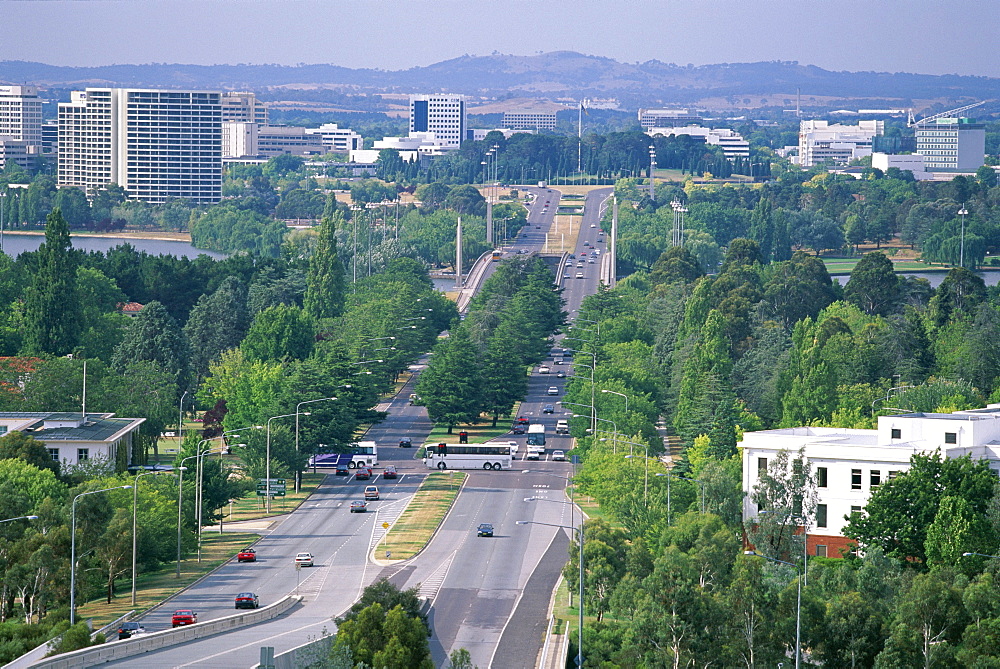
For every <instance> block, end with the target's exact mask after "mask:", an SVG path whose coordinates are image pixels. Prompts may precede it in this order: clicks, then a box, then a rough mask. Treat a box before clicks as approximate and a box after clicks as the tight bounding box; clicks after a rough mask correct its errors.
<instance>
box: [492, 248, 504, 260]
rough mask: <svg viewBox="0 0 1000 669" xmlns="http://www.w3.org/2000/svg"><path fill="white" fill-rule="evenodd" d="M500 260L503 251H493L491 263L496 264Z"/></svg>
mask: <svg viewBox="0 0 1000 669" xmlns="http://www.w3.org/2000/svg"><path fill="white" fill-rule="evenodd" d="M501 258H503V251H501V250H500V249H496V250H495V251H493V262H497V261H498V260H500V259H501Z"/></svg>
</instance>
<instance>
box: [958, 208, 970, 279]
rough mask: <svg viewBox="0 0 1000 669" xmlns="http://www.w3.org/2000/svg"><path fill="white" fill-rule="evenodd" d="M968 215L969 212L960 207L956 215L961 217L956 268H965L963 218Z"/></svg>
mask: <svg viewBox="0 0 1000 669" xmlns="http://www.w3.org/2000/svg"><path fill="white" fill-rule="evenodd" d="M968 213H969V210H968V209H966V208H965V205H964V204H963V205H962V208H961V209H959V210H958V215H959V216H961V217H962V241H961V242H960V244H959V250H958V266H959V267H965V216H966V214H968Z"/></svg>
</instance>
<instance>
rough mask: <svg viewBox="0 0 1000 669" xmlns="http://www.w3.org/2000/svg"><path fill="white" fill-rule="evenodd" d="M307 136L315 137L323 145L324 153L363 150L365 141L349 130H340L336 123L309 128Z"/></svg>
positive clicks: (348, 152)
mask: <svg viewBox="0 0 1000 669" xmlns="http://www.w3.org/2000/svg"><path fill="white" fill-rule="evenodd" d="M306 133H307V134H310V135H316V136H317V137H319V138H320V141H321V142H322V144H323V148H324V152H325V153H347V154H350V152H351V151H356V150H358V149H363V148H365V140H364V138H363V137H362V136H361V135H359V134H358V133H356V132H354V131H353V130H351V129H350V128H340V127H338V126H337V124H336V123H324V124H323V125H321V126H320V127H318V128H309V129H307V130H306Z"/></svg>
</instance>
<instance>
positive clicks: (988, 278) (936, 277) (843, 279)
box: [832, 269, 1000, 288]
mask: <svg viewBox="0 0 1000 669" xmlns="http://www.w3.org/2000/svg"><path fill="white" fill-rule="evenodd" d="M976 274H978V275H979V276H980V277H982V279H983V281H985V282H986V285H987V286H995V285H997V284H998V283H1000V270H995V269H988V270H983V271H981V272H976ZM899 275H900V276H915V277H918V278H921V279H927V281H928V282H930V284H931V288H937V287H938V286H940V285H941V282H942V281H944V279H945V277H946V276H948V272H899ZM832 278H833V280H834V281H836V282H837V283H839V284H840V285H842V286H846V285H847V281H848V280H849V279H850V278H851V277H850V276H846V275H839V276H835V277H832Z"/></svg>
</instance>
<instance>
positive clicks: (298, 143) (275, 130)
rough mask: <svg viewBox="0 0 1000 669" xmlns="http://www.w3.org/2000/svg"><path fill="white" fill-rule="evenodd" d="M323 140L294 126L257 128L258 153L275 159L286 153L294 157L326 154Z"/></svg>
mask: <svg viewBox="0 0 1000 669" xmlns="http://www.w3.org/2000/svg"><path fill="white" fill-rule="evenodd" d="M325 152H326V150H325V149H324V148H323V140H322V138H320V137H318V136H316V135H312V134H309V132H308V130H307V129H306V128H302V127H300V126H294V125H262V126H258V128H257V153H256V155H258V156H262V157H264V158H273V157H274V156H280V155H282V154H284V153H290V154H292V155H293V156H318V155H322V154H323V153H325Z"/></svg>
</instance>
